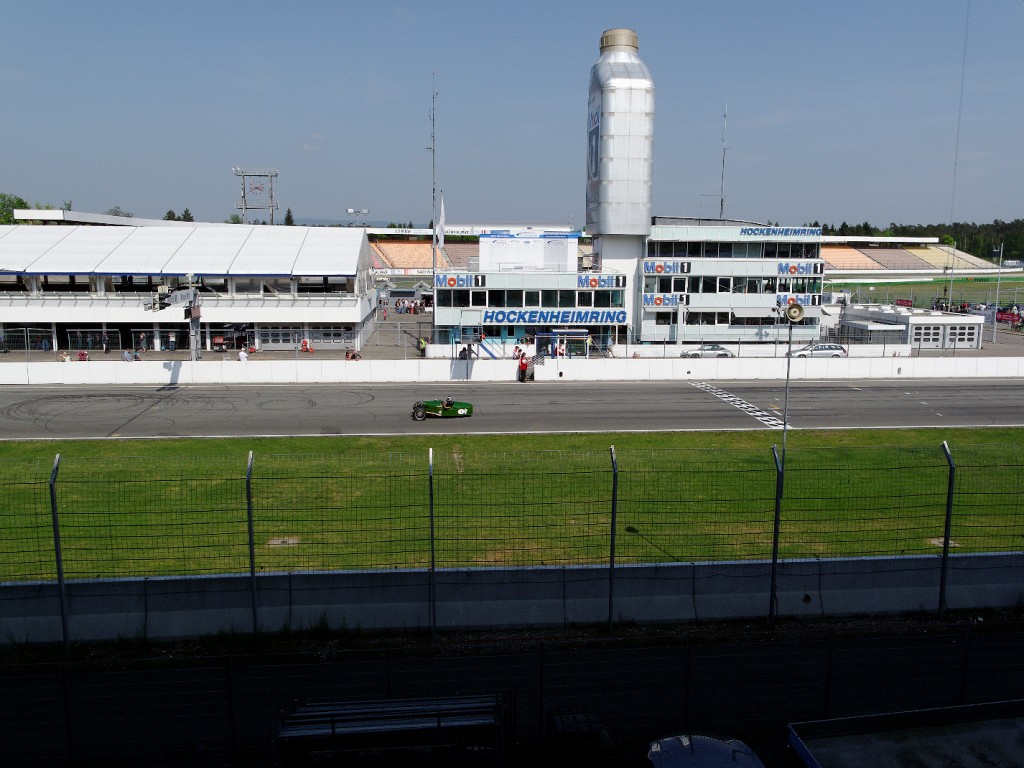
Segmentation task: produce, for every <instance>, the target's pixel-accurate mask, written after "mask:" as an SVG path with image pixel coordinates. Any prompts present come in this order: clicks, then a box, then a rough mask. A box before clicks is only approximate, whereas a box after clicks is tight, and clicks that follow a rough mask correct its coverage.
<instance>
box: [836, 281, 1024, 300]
mask: <svg viewBox="0 0 1024 768" xmlns="http://www.w3.org/2000/svg"><path fill="white" fill-rule="evenodd" d="M825 289H826V290H831V291H841V290H848V291H850V292H851V293H853V294H854V297H855V300H856V301H864V302H878V303H882V304H892V303H894V302H895V301H896V299H912V300H913V302H914V306H916V307H930V306H931V303H932V302H933V301H934V300H935V299H938V298H943V297H945V296H947V295H950V296H952V298H953V301H955V302H956V303H958V304H959V303H961V302H964V301H966V302H967V303H968V304H975V303H980V304H995V303H996V295H997V293H998V298H999V304H1000V305H1001V306H1011V305H1013V304H1016V305H1018V306H1022V305H1024V277H1021V276H1019V275H1014V276H1013V277H1008V276H1004V277H1003V278H1001V279H999V280H997V279H996V278H995V277H986V278H968V279H960V278H956V277H954V279H953V283H952V286H951V285H950V281H949V278H946V279H945V280H943V279H941V278H936V279H934V280H924V281H915V282H906V283H899V282H895V283H894V282H887V281H880V282H872V281H871V280H864V281H857V282H831V281H830V282H829V284H828V285H827V286H826V288H825Z"/></svg>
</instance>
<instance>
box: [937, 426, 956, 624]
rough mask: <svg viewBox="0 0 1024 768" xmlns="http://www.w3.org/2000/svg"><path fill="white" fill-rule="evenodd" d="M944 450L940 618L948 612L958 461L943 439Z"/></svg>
mask: <svg viewBox="0 0 1024 768" xmlns="http://www.w3.org/2000/svg"><path fill="white" fill-rule="evenodd" d="M942 451H943V453H945V454H946V462H947V463H948V464H949V480H948V481H947V484H946V526H945V530H944V531H943V535H942V567H941V571H940V574H939V619H942V618H945V613H946V578H947V576H948V571H949V535H950V532H951V530H952V528H953V488H954V486H955V485H956V463H955V462H954V461H953V454H952V453H950V451H949V445H947V443H946V441H945V440H943V441H942Z"/></svg>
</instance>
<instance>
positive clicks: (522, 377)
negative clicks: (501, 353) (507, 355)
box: [519, 352, 530, 383]
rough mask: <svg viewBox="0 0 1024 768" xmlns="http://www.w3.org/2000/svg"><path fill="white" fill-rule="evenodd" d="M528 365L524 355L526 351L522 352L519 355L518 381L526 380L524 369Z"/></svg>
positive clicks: (528, 362)
mask: <svg viewBox="0 0 1024 768" xmlns="http://www.w3.org/2000/svg"><path fill="white" fill-rule="evenodd" d="M529 367H530V361H529V359H528V358H527V357H526V352H523V353H522V354H521V355H520V356H519V381H521V382H523V383H525V382H526V370H527V368H529Z"/></svg>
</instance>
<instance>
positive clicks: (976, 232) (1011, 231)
mask: <svg viewBox="0 0 1024 768" xmlns="http://www.w3.org/2000/svg"><path fill="white" fill-rule="evenodd" d="M15 208H21V209H28V208H36V209H52V208H53V206H51V205H29V204H28V203H27V202H26V201H25V199H24V198H21V197H18V196H17V195H12V194H7V193H3V192H0V224H14V223H15V221H14V215H13V211H14V209H15ZM61 208H63V209H64V210H67V211H70V210H71V201H70V200H67V201H65V202H64V203H63V204H62V205H61ZM106 213H107V214H108V215H111V216H126V217H131V216H132V214H131V213H130V212H129V211H124V210H122V209H121V208H120V207H119V206H116V205H115V206H114V207H113V208H111V209H109V210H108V211H106ZM164 219H166V220H168V221H193V218H192V213H191V212H190V211H189V209H188V208H185V209H183V210H182V212H181V213H180V214H179V213H176V212H175V211H174V210H173V209H172V210H169V211H167V213H166V214H164ZM226 223H229V224H242V223H243V222H242V217H241V216H239V215H238V214H237V213H235V214H232V215H231V216H230V217H228V219H227V220H226ZM262 223H263V224H266V221H264V222H262ZM284 223H285V226H292V225H294V224H295V218H294V217H293V216H292V209H291V208H289V209H288V210H287V211H286V212H285V216H284ZM769 223H770V222H769ZM804 226H808V227H821V233H822V234H823V235H847V236H858V235H860V236H864V237H936V238H938V239H939V241H940V242H942V243H946V244H948V245H955V246H956V247H957V248H958V249H960V250H961V251H966V252H967V253H969V254H971V255H972V256H977V257H978V258H980V259H988V260H989V261H993V262H998V261H999V246H1000V244H1001V245H1002V247H1003V260H1004V261H1011V260H1015V259H1016V260H1022V261H1024V219H1014V220H1013V221H1001V220H1000V219H996V220H995V221H993V222H992V223H991V224H975V223H974V222H971V223H967V222H954V223H953V224H895V223H892V224H889V226H887V227H884V228H883V227H875V226H872V225H871V223H870V222H867V221H865V222H864V223H863V224H848V223H847V222H845V221H844V222H843V223H841V224H840V225H839V226H835V225H833V224H821V223H819V222H818V221H813V222H811V223H810V224H805V225H804ZM388 227H390V228H407V229H413V228H414V227H413V223H412V222H411V221H410V222H408V223H405V222H400V223H395V222H391V223H389V224H388ZM446 239H450V240H454V239H455V238H454V237H448V238H446Z"/></svg>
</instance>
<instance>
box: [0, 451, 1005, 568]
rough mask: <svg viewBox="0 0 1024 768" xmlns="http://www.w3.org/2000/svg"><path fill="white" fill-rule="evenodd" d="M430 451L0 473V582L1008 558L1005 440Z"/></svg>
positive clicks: (67, 464)
mask: <svg viewBox="0 0 1024 768" xmlns="http://www.w3.org/2000/svg"><path fill="white" fill-rule="evenodd" d="M957 453H959V455H960V456H961V459H960V461H959V462H958V461H957V458H956V457H957ZM431 457H432V458H428V457H427V456H426V455H421V454H408V453H394V454H388V455H372V456H352V455H346V456H345V457H343V458H342V457H338V456H323V455H316V456H274V455H261V456H253V457H252V460H251V465H250V464H247V463H246V462H242V461H221V462H212V463H211V462H209V461H204V462H203V464H202V465H201V466H192V465H190V464H189V463H188V462H187V461H182V462H181V463H180V464H177V465H175V464H173V463H170V464H168V463H154V462H153V460H151V459H136V460H129V461H126V462H124V463H119V464H118V465H117V466H114V465H112V464H111V463H104V464H103V466H97V465H95V464H94V463H89V464H82V463H81V462H75V461H70V460H63V461H61V460H59V457H58V461H55V463H54V466H53V467H52V468H49V467H46V468H41V467H40V466H38V465H31V466H17V465H8V466H7V467H5V468H3V470H2V471H0V498H2V499H3V504H2V505H0V526H2V528H3V530H4V531H5V535H4V536H3V537H0V581H4V582H23V581H35V580H52V579H55V578H57V569H60V570H62V572H63V576H64V578H68V579H109V578H124V577H146V576H202V575H210V574H222V573H246V572H249V571H252V572H313V571H331V570H339V569H344V570H373V569H393V568H418V569H425V568H473V567H484V568H501V567H508V568H513V567H515V568H519V567H531V566H568V565H602V564H613V565H614V564H620V565H629V564H645V563H701V562H714V561H754V560H756V561H765V560H774V559H782V560H798V559H816V560H835V561H839V560H842V559H845V558H863V557H876V558H899V557H904V556H921V555H943V556H944V557H946V556H948V555H949V554H951V553H954V554H955V553H968V552H969V553H977V552H1015V551H1021V550H1022V549H1024V514H1022V512H1021V510H1020V505H1019V504H1018V500H1019V499H1020V498H1021V493H1022V487H1021V486H1022V482H1024V481H1022V477H1024V474H1022V472H1021V467H1020V461H1019V459H1017V458H1016V456H1015V454H1014V452H1013V451H1012V450H1009V449H1007V448H1005V447H1002V446H967V447H965V448H963V449H960V451H959V452H954V453H951V454H948V455H947V454H946V453H945V452H944V451H943V450H942V448H933V449H920V448H913V449H911V448H895V447H876V448H832V449H800V450H790V451H789V455H788V457H785V462H786V463H785V465H783V464H782V463H781V462H780V460H779V459H780V458H781V457H779V456H778V455H777V452H776V455H773V452H771V451H765V450H760V449H758V450H753V449H752V450H739V449H737V450H730V451H717V452H708V451H696V450H694V451H690V450H646V451H645V450H629V451H618V452H616V451H615V450H614V449H611V450H610V451H608V452H596V453H595V452H586V451H584V452H560V451H551V452H547V451H541V452H516V453H508V454H492V453H486V454H466V453H462V452H461V451H459V450H458V449H451V450H448V451H445V452H437V453H433V452H432V454H431ZM119 462H120V460H119ZM947 532H948V533H947ZM58 546H59V548H60V552H59V553H58V552H57V548H58Z"/></svg>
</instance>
